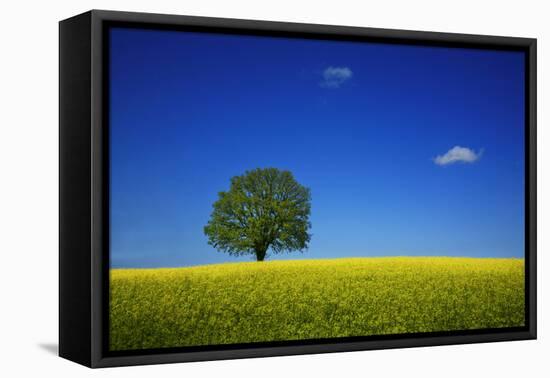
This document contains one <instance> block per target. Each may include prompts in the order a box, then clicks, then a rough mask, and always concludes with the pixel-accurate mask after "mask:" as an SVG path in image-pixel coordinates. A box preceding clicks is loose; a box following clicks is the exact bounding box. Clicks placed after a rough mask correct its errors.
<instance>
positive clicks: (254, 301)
mask: <svg viewBox="0 0 550 378" xmlns="http://www.w3.org/2000/svg"><path fill="white" fill-rule="evenodd" d="M110 295H111V298H110V349H111V350H132V349H147V348H163V347H181V346H198V345H212V344H233V343H251V342H266V341H281V340H297V339H319V338H334V337H346V336H368V335H387V334H402V333H417V332H433V331H449V330H465V329H480V328H500V327H516V326H522V325H524V322H525V319H524V300H525V298H524V261H523V259H502V258H495V259H492V258H453V257H378V258H342V259H326V260H287V261H269V262H250V263H248V262H247V263H227V264H218V265H205V266H198V267H187V268H162V269H112V270H111V281H110Z"/></svg>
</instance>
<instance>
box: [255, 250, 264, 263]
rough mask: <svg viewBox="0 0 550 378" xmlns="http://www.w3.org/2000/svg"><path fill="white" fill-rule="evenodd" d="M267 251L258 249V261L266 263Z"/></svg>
mask: <svg viewBox="0 0 550 378" xmlns="http://www.w3.org/2000/svg"><path fill="white" fill-rule="evenodd" d="M266 253H267V249H256V261H264V259H265V255H266Z"/></svg>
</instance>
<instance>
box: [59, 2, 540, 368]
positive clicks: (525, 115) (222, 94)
mask: <svg viewBox="0 0 550 378" xmlns="http://www.w3.org/2000/svg"><path fill="white" fill-rule="evenodd" d="M59 62H60V63H59V70H60V71H59V73H60V75H59V77H60V82H59V86H60V88H59V89H60V101H59V104H60V105H59V106H60V109H59V114H60V121H59V123H60V193H59V199H60V247H59V300H60V307H59V322H60V327H59V354H60V355H61V356H62V357H64V358H67V359H69V360H72V361H75V362H78V363H80V364H83V365H86V366H89V367H108V366H117V365H136V364H154V363H166V362H183V361H200V360H216V359H230V358H244V357H264V356H277V355H291V354H306V353H324V352H342V351H352V350H367V349H382V348H402V347H414V346H429V345H445V344H457V343H477V342H490V341H505V340H525V339H534V338H536V160H535V159H536V40H535V39H530V38H515V37H495V36H481V35H465V34H447V33H433V32H416V31H402V30H383V29H371V28H357V27H344V26H327V25H308V24H295V23H280V22H266V21H248V20H233V19H218V18H202V17H187V16H172V15H158V14H142V13H126V12H112V11H96V10H94V11H90V12H87V13H84V14H82V15H79V16H75V17H73V18H70V19H67V20H64V21H61V22H60V56H59Z"/></svg>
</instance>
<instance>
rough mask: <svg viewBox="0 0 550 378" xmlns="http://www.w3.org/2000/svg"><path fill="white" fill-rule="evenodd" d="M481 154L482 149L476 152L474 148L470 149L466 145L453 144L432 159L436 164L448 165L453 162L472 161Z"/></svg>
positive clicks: (477, 158)
mask: <svg viewBox="0 0 550 378" xmlns="http://www.w3.org/2000/svg"><path fill="white" fill-rule="evenodd" d="M482 154H483V150H480V151H479V152H478V153H476V152H475V151H474V150H471V149H469V148H467V147H460V146H454V147H453V148H451V149H450V150H449V151H447V152H446V153H445V154H444V155H438V156H436V158H435V159H434V163H435V164H437V165H448V164H454V163H459V162H462V163H473V162H475V161H477V160H479V158H481V155H482Z"/></svg>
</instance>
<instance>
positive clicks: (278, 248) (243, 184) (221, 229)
mask: <svg viewBox="0 0 550 378" xmlns="http://www.w3.org/2000/svg"><path fill="white" fill-rule="evenodd" d="M218 195H219V198H218V200H217V201H216V202H215V203H214V205H213V208H214V210H213V211H212V215H211V217H210V220H209V221H208V224H207V225H206V226H205V227H204V233H205V235H206V236H207V237H208V244H210V245H212V246H213V247H214V248H216V249H218V250H220V251H223V252H227V253H229V254H230V255H235V256H240V255H247V254H251V255H255V256H256V260H257V261H263V260H264V259H265V257H266V253H267V250H268V249H269V248H271V251H272V252H273V253H282V252H290V251H293V250H299V251H303V250H304V249H307V247H308V243H309V241H310V238H311V235H310V234H308V230H309V228H310V227H311V224H310V222H309V214H310V208H311V204H310V200H311V196H310V191H309V189H308V188H306V187H304V186H302V185H300V184H299V183H298V182H297V181H296V180H295V179H294V177H293V176H292V173H290V172H289V171H281V170H278V169H276V168H266V169H260V168H257V169H255V170H252V171H246V172H245V173H244V175H242V176H235V177H233V178H232V179H231V187H230V189H229V191H227V192H219V194H218Z"/></svg>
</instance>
